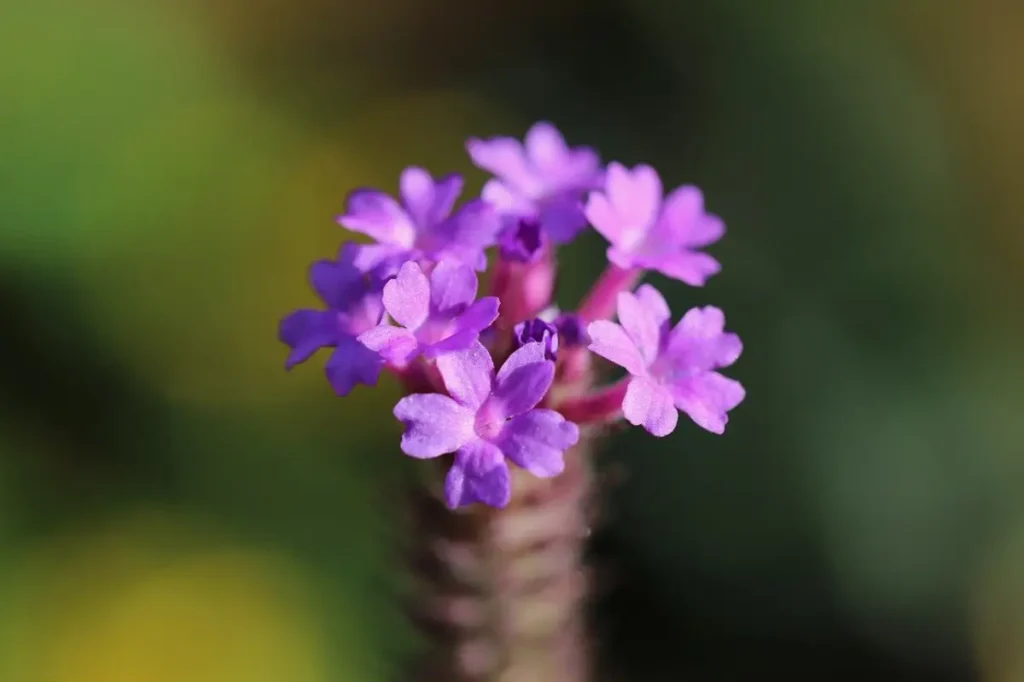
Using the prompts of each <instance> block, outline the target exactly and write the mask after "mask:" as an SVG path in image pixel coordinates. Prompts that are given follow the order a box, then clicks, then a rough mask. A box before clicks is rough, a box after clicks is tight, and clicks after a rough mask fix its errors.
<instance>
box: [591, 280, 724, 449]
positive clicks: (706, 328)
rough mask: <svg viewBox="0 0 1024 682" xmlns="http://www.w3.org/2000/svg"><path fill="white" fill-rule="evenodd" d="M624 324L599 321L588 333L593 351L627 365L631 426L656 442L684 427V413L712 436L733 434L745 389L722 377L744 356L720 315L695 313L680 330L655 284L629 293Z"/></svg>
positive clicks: (625, 407) (622, 303)
mask: <svg viewBox="0 0 1024 682" xmlns="http://www.w3.org/2000/svg"><path fill="white" fill-rule="evenodd" d="M618 304H619V306H618V313H619V323H620V324H615V323H614V322H608V321H605V320H599V321H597V322H591V323H590V326H589V327H588V330H587V331H588V333H589V334H590V338H591V343H590V350H591V351H593V352H594V353H597V354H598V355H600V356H602V357H604V358H606V359H608V360H611V361H612V362H614V363H615V364H617V365H621V366H622V367H624V368H625V369H626V371H627V372H629V373H630V375H631V378H630V379H629V384H628V387H627V389H626V393H625V397H624V399H623V401H622V414H623V416H625V418H626V420H627V421H629V423H630V424H634V425H636V426H641V425H642V426H643V427H644V428H645V429H647V430H648V431H649V432H650V433H652V434H654V435H655V436H667V435H668V434H670V433H672V431H673V430H675V428H676V420H677V419H678V413H677V412H676V410H677V409H679V410H682V411H683V412H685V413H686V414H688V415H689V416H690V418H691V419H692V420H693V421H694V422H696V423H697V424H698V425H699V426H702V427H704V428H705V429H707V430H708V431H711V432H712V433H722V432H724V431H725V423H726V422H727V421H728V419H729V418H728V416H727V415H726V413H727V412H728V411H729V410H731V409H732V408H734V407H736V406H737V405H738V404H739V403H740V401H742V400H743V396H744V391H743V387H742V386H741V385H740V383H739V382H738V381H735V380H733V379H728V378H726V377H724V376H722V375H721V374H719V373H718V372H716V371H714V370H716V369H719V368H722V367H728V366H729V365H731V364H732V363H734V362H735V361H736V359H737V358H738V357H739V356H740V353H741V352H742V350H743V345H742V344H741V343H740V339H739V337H738V336H736V335H735V334H729V333H726V332H725V331H724V327H725V315H723V314H722V311H721V310H719V309H718V308H715V307H712V306H707V307H706V308H693V309H691V310H689V311H688V312H687V313H686V314H685V315H683V319H681V320H680V321H679V323H678V324H677V325H676V326H675V327H674V328H671V329H670V328H669V320H670V319H671V313H670V312H669V309H668V304H667V303H665V299H664V298H663V297H662V295H661V294H660V293H659V292H658V290H657V289H655V288H654V287H652V286H651V285H649V284H645V285H643V286H641V287H640V288H639V289H638V290H637V292H636V294H635V295H634V294H631V293H628V292H623V293H621V294H619V301H618Z"/></svg>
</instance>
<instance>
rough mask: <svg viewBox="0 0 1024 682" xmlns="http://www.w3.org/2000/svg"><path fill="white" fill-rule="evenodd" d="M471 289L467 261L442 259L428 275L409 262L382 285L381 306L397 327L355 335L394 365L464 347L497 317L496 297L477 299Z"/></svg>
mask: <svg viewBox="0 0 1024 682" xmlns="http://www.w3.org/2000/svg"><path fill="white" fill-rule="evenodd" d="M476 290H477V279H476V273H475V272H473V269H472V268H470V267H469V266H468V265H463V264H462V263H458V262H455V261H448V260H444V261H441V262H440V263H438V264H437V266H436V267H435V268H434V270H433V272H431V274H430V278H429V279H428V278H427V276H426V275H425V274H423V270H422V269H421V268H420V266H419V265H417V264H416V263H415V262H414V261H408V262H406V263H405V264H404V265H402V267H401V269H399V271H398V276H396V277H395V278H394V279H392V280H390V281H388V283H387V284H385V285H384V295H383V302H384V309H385V310H387V312H388V315H390V316H391V318H392V319H393V320H394V321H395V322H397V323H398V324H399V325H401V326H400V327H393V326H391V325H388V324H382V325H380V326H377V327H375V328H373V329H371V330H369V331H367V332H366V333H365V334H363V335H362V336H361V337H360V339H361V340H362V341H363V342H364V343H365V344H366V345H367V346H368V347H370V348H372V349H374V350H376V351H379V352H380V354H381V356H383V357H384V358H385V359H386V360H387V361H388V362H390V363H392V364H393V365H396V366H398V367H404V366H405V365H407V364H408V363H409V362H410V361H411V360H412V359H413V358H415V357H418V356H420V355H424V356H426V357H428V358H434V357H437V356H438V355H441V354H443V353H449V352H452V351H456V350H464V349H466V348H469V347H470V346H472V345H473V344H475V343H476V342H477V339H478V338H479V336H480V332H482V331H483V330H484V329H487V327H489V326H491V323H492V322H494V320H495V319H497V317H498V299H497V298H495V297H493V296H487V297H485V298H482V299H480V300H479V301H476Z"/></svg>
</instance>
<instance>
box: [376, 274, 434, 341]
mask: <svg viewBox="0 0 1024 682" xmlns="http://www.w3.org/2000/svg"><path fill="white" fill-rule="evenodd" d="M384 309H385V310H387V311H388V314H389V315H391V317H392V318H393V319H394V320H395V322H397V323H398V324H400V325H402V326H403V327H406V328H407V329H417V328H419V327H420V325H422V324H423V323H424V322H426V320H427V315H428V314H429V312H430V281H429V280H428V279H427V276H426V275H424V274H423V271H422V270H420V266H419V265H417V264H416V263H414V262H412V261H409V262H408V263H405V264H404V265H402V267H401V269H399V271H398V275H397V276H396V277H395V278H394V279H392V280H390V281H389V282H388V283H387V284H385V285H384Z"/></svg>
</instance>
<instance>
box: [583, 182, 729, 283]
mask: <svg viewBox="0 0 1024 682" xmlns="http://www.w3.org/2000/svg"><path fill="white" fill-rule="evenodd" d="M586 215H587V219H588V220H589V221H590V223H591V224H592V225H593V226H594V228H595V229H596V230H597V231H598V232H600V233H601V234H602V235H603V236H604V238H605V239H607V240H608V242H609V243H610V244H611V246H609V247H608V260H610V261H611V262H612V263H614V264H615V265H617V266H619V267H620V268H623V269H626V270H629V269H633V268H640V269H651V270H657V271H658V272H660V273H662V274H663V275H665V276H666V277H671V278H673V279H677V280H679V281H680V282H684V283H686V284H689V285H691V286H703V285H704V282H705V281H707V279H708V277H710V276H711V275H714V274H715V273H717V272H718V271H719V270H720V269H721V266H720V265H719V264H718V261H717V260H715V259H714V258H712V257H711V256H709V255H707V254H706V253H701V252H699V251H696V249H699V248H701V247H704V246H708V245H709V244H713V243H714V242H716V241H718V240H719V239H720V238H721V237H722V235H723V234H724V233H725V225H724V224H723V223H722V220H721V219H720V218H718V217H717V216H713V215H710V214H708V213H705V212H704V196H703V195H702V194H701V191H700V190H699V189H697V188H696V187H693V186H692V185H683V186H682V187H679V188H677V189H675V190H673V191H672V192H671V193H669V195H668V196H667V197H665V198H664V200H662V189H661V178H659V177H658V173H657V171H655V170H654V169H653V168H651V167H650V166H644V165H640V166H637V167H635V168H634V169H632V170H629V169H628V168H626V167H625V166H623V165H622V164H619V163H615V162H612V163H610V164H608V174H607V177H606V179H605V188H604V191H599V192H592V193H591V194H590V197H589V199H588V201H587V205H586Z"/></svg>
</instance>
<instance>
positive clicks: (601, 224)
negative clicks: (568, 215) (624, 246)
mask: <svg viewBox="0 0 1024 682" xmlns="http://www.w3.org/2000/svg"><path fill="white" fill-rule="evenodd" d="M583 215H584V216H585V217H586V219H587V222H589V223H590V224H591V225H593V226H594V229H595V230H597V231H598V232H599V233H600V234H601V236H602V237H604V238H605V239H607V240H608V242H609V243H611V244H616V243H618V241H619V236H620V235H621V234H622V227H623V221H622V220H621V219H620V218H619V215H618V213H616V212H615V208H614V207H613V206H612V203H611V201H610V200H609V199H608V195H607V194H605V193H604V192H591V193H590V194H589V195H588V196H587V203H586V205H585V206H584V207H583Z"/></svg>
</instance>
